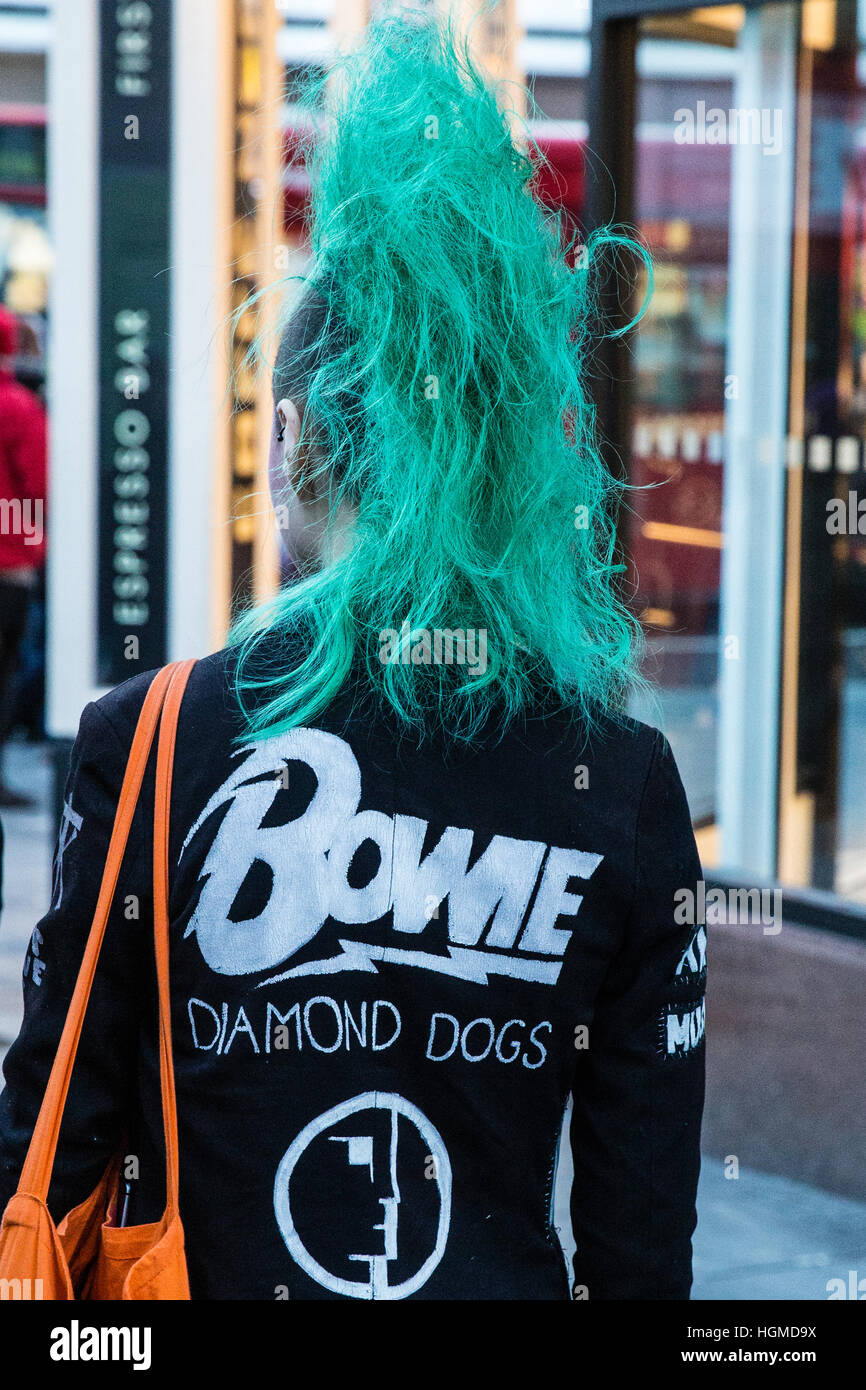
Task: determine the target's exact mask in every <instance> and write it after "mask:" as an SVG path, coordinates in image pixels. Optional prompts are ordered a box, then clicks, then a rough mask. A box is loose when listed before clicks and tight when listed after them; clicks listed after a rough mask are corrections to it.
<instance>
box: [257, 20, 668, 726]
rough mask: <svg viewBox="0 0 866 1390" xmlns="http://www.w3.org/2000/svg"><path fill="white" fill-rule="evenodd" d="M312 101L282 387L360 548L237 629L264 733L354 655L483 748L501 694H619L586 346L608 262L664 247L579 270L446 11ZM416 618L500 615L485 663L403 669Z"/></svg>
mask: <svg viewBox="0 0 866 1390" xmlns="http://www.w3.org/2000/svg"><path fill="white" fill-rule="evenodd" d="M325 83H327V87H326V88H325V87H324V84H325ZM323 97H324V100H320V98H323ZM306 102H307V103H308V104H309V106H310V107H311V108H312V110H314V111H318V113H319V114H318V119H319V129H318V135H317V138H316V139H315V141H314V142H313V143H311V146H310V149H309V151H308V165H309V169H310V176H311V185H312V206H311V240H312V250H313V253H314V265H315V270H314V271H313V273H312V275H311V277H310V280H309V282H308V287H307V293H306V295H305V296H304V297H303V298H302V300H301V304H300V307H299V309H297V310H296V317H295V318H294V319H291V320H290V321H289V323H288V326H287V329H286V332H285V336H284V340H283V347H282V349H281V351H280V354H279V355H278V359H277V365H276V380H275V398H276V399H279V397H280V395H282V394H287V395H291V396H293V397H294V398H295V399H297V400H300V401H301V402H302V405H303V430H302V445H303V443H304V441H305V440H306V441H307V443H308V444H309V443H310V441H313V443H314V447H311V448H310V447H308V448H307V449H306V452H305V454H304V458H305V464H306V467H308V468H309V469H311V470H312V471H316V472H321V473H322V474H323V475H324V476H326V477H327V482H328V488H329V496H330V503H331V525H333V524H334V521H335V518H336V514H337V509H338V507H339V505H340V502H341V500H343V499H346V498H348V499H352V501H353V504H354V505H356V506H357V520H356V522H355V524H354V528H353V531H352V537H351V544H350V545H349V547H348V548H346V549H344V551H343V552H342V553H341V554H340V555H339V558H337V559H336V560H335V561H333V562H332V563H329V564H328V565H326V566H324V567H323V568H321V569H319V570H318V571H317V572H316V573H314V574H310V575H307V576H306V577H304V578H302V579H300V580H299V581H297V582H295V583H293V584H291V585H287V586H286V587H284V588H283V589H282V590H281V591H280V592H279V593H278V594H277V595H276V596H275V597H274V598H273V599H271V600H270V601H268V602H266V603H264V604H263V605H260V606H259V607H257V608H255V609H253V610H251V611H250V612H248V613H246V614H244V615H243V616H242V617H241V618H240V620H239V621H238V622H237V623H236V624H235V626H234V628H233V631H232V633H231V636H230V642H231V643H232V644H233V645H234V646H235V647H236V648H237V649H238V652H237V655H238V663H237V678H236V687H237V694H238V698H239V700H240V702H241V707H242V709H243V710H244V713H245V715H246V720H247V730H246V734H245V737H250V736H252V737H253V738H261V737H265V736H267V735H271V734H274V733H278V732H280V731H283V730H286V729H289V728H291V727H293V726H296V725H299V724H304V723H309V722H311V721H314V720H315V719H316V716H317V715H319V714H320V713H321V712H322V711H323V710H324V709H325V708H326V706H327V705H328V704H329V703H330V701H331V700H332V699H333V697H334V696H335V695H336V694H337V692H338V691H339V690H340V688H341V687H342V686H343V685H344V683H345V681H346V678H347V676H348V674H349V672H350V670H351V668H352V665H353V662H354V661H355V660H356V659H360V661H361V662H362V669H364V670H365V673H366V681H367V683H368V685H369V686H370V687H371V688H373V689H374V690H375V691H377V692H378V694H379V696H380V697H381V698H382V699H383V700H384V701H386V702H387V704H388V705H389V706H390V707H391V709H392V710H393V711H394V712H395V713H396V715H397V716H398V719H399V721H400V722H401V724H402V725H403V726H405V727H407V728H411V729H413V730H415V731H417V732H419V733H421V734H422V735H423V734H425V733H429V732H432V731H434V730H440V731H444V732H445V734H446V735H447V736H448V737H450V738H453V739H457V740H462V741H471V740H472V738H473V736H474V735H475V734H476V733H477V732H478V731H479V729H480V726H481V725H482V723H483V722H484V721H485V719H486V718H487V716H488V714H489V713H490V712H491V710H492V709H494V707H495V709H496V710H497V721H498V724H499V725H500V727H503V728H504V727H505V726H506V725H507V724H508V722H509V721H510V720H512V719H513V718H514V717H515V716H517V715H519V714H521V713H522V712H525V711H527V710H529V709H530V708H532V707H534V706H535V707H537V706H538V705H539V703H549V702H550V701H551V700H553V701H554V702H555V703H556V704H557V705H559V706H566V707H570V708H572V709H574V710H575V711H577V712H579V713H581V714H583V715H584V716H588V717H589V718H590V719H592V718H593V717H594V715H596V714H597V713H598V711H599V710H606V711H613V712H615V711H618V710H619V709H620V708H621V706H622V703H623V700H624V697H625V694H626V691H627V689H628V687H629V686H630V685H631V684H632V682H633V681H634V679H635V674H636V667H637V657H638V653H639V648H640V628H639V624H638V623H637V621H636V619H635V618H634V617H633V615H631V614H630V613H629V611H628V610H627V608H626V606H625V605H624V603H623V602H622V601H621V598H620V597H619V590H618V584H619V576H618V574H617V571H618V570H619V569H620V568H621V567H620V566H618V565H617V564H616V563H615V512H616V507H617V504H618V502H619V500H620V498H621V495H622V491H623V486H624V485H623V484H622V483H619V482H617V481H615V480H614V478H613V477H612V476H611V474H610V472H609V471H608V469H607V468H606V466H605V464H604V463H603V461H602V459H601V457H600V454H599V450H598V446H597V442H596V438H595V422H594V411H593V407H592V404H591V402H590V400H589V396H588V391H587V385H586V381H585V375H586V358H587V353H588V350H589V347H590V344H591V338H592V337H593V336H594V335H596V334H597V333H598V332H599V328H600V324H599V316H598V310H597V299H598V291H599V287H600V283H601V279H602V277H603V275H605V274H609V273H611V269H612V270H613V273H615V274H616V273H618V269H619V257H620V255H621V253H622V252H623V251H629V252H632V253H635V254H637V255H638V256H640V257H643V259H644V260H645V262H646V264H647V269H648V274H649V279H650V284H651V275H652V267H651V264H650V262H649V258H648V256H647V254H646V252H645V251H644V249H643V247H642V246H641V245H640V244H639V243H637V242H635V241H634V240H633V239H632V238H630V237H629V236H628V235H627V234H625V233H624V232H622V231H620V230H618V229H611V228H608V229H605V230H603V231H600V232H596V233H594V234H593V235H592V236H590V237H589V239H588V241H587V244H586V246H585V247H584V248H583V249H582V251H581V254H580V255H579V256H578V258H577V261H576V266H575V268H571V267H570V266H569V263H568V259H567V257H566V255H565V251H566V246H565V241H566V240H567V238H566V237H565V234H564V218H563V215H561V214H559V213H552V212H550V211H549V210H547V209H544V208H542V207H541V205H540V204H539V203H538V202H537V201H536V200H535V199H534V198H533V196H532V187H531V184H532V179H533V175H534V172H535V166H534V164H533V159H532V158H531V157H530V154H529V152H528V150H527V149H525V148H520V147H519V146H518V145H517V144H515V141H514V138H513V136H512V133H511V126H510V124H509V120H508V118H507V116H505V115H503V114H502V112H501V111H500V109H499V106H498V105H497V97H496V93H495V92H494V90H493V89H492V88H491V87H490V86H489V85H488V84H487V82H486V81H485V79H484V78H483V77H482V75H481V74H480V73H479V71H478V69H477V67H476V66H475V65H474V63H473V61H472V59H471V57H470V53H469V50H468V45H467V43H466V42H465V40H461V39H460V38H459V37H458V36H457V34H456V33H455V31H454V29H453V27H452V25H451V24H450V22H449V21H447V20H446V21H443V20H439V21H438V22H431V21H429V20H423V21H422V20H420V19H419V18H418V17H417V16H414V15H411V14H410V15H407V14H406V13H403V14H402V15H400V14H397V15H393V14H392V15H390V16H387V17H385V18H383V19H380V20H376V21H374V22H373V23H371V25H370V27H369V29H368V30H367V33H366V37H365V39H364V41H363V44H362V46H361V47H360V49H358V50H356V51H353V52H351V53H348V54H345V55H342V56H341V57H339V58H338V59H337V62H336V64H335V68H333V69H332V70H331V74H330V77H329V78H328V79H319V80H318V85H316V84H313V85H312V86H311V87H310V89H309V90H308V92H307V93H306ZM322 109H324V110H325V111H326V113H327V114H326V118H325V120H324V121H322V120H321V112H322ZM518 124H519V123H518ZM523 134H524V139H525V141H526V143H527V145H528V146H529V147H532V140H531V137H530V136H529V135H528V128H524V131H523ZM535 158H536V161H537V159H538V158H539V155H538V152H537V151H536V152H535ZM316 304H318V306H319V312H318V313H316V312H311V308H310V306H311V305H313V306H315V305H316ZM629 326H631V325H629ZM619 331H620V332H622V331H625V330H623V329H620V330H619ZM404 622H408V624H409V625H410V629H411V630H418V629H424V630H426V631H427V632H432V631H435V630H436V629H439V630H452V631H453V630H455V629H464V630H465V629H475V630H476V631H480V630H484V631H485V632H486V644H487V666H486V670H485V671H484V672H483V673H480V672H478V673H476V674H473V670H472V668H471V667H470V666H469V665H466V664H463V665H461V664H456V663H455V664H445V663H441V662H440V664H435V663H433V664H417V665H416V664H412V663H411V662H409V664H404V663H403V662H388V663H383V662H382V660H381V659H380V651H381V649H382V646H383V640H382V634H383V633H384V632H385V631H386V630H388V629H392V630H395V631H397V632H400V631H401V630H402V629H403V624H404ZM274 632H276V633H278V634H281V635H282V636H283V637H285V638H287V639H288V638H290V637H295V636H297V637H300V638H301V639H302V643H301V644H300V648H299V649H300V652H301V656H302V659H300V660H299V662H298V663H296V664H294V665H292V666H291V667H290V668H288V667H286V666H280V665H276V664H274V657H273V655H271V656H270V657H269V658H268V659H265V657H264V655H263V653H264V651H265V648H263V647H262V645H261V643H262V638H263V637H265V636H266V635H268V634H272V633H274ZM275 649H282V650H284V651H289V650H293V649H294V650H298V645H297V644H295V643H294V642H289V641H285V642H278V643H277V644H275V645H274V644H270V643H269V644H268V647H267V650H268V651H269V652H270V653H273V652H274V650H275Z"/></svg>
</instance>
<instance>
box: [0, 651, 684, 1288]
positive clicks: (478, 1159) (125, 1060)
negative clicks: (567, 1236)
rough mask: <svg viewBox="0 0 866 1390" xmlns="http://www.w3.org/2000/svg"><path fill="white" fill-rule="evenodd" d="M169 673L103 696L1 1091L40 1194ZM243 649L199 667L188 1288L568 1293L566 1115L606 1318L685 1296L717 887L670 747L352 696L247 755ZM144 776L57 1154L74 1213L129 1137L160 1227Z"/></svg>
mask: <svg viewBox="0 0 866 1390" xmlns="http://www.w3.org/2000/svg"><path fill="white" fill-rule="evenodd" d="M152 674H153V673H149V674H147V675H141V676H138V677H135V678H134V679H132V680H130V681H127V682H126V683H125V684H124V685H122V686H120V687H119V688H118V689H116V690H115V691H113V692H112V693H111V694H110V695H107V696H105V697H104V698H103V699H101V700H99V701H98V702H96V703H95V704H91V705H88V707H87V708H86V709H85V711H84V714H83V716H82V719H81V726H80V729H79V734H78V739H77V742H76V745H75V749H74V752H73V758H72V766H71V771H70V775H69V779H68V783H67V787H66V792H65V808H64V821H63V826H62V829H61V835H60V840H59V844H58V850H57V855H56V859H55V882H54V897H53V901H52V904H51V907H50V910H49V912H48V913H47V914H46V916H45V917H43V919H42V920H41V921H40V922H39V924H38V927H37V928H36V931H35V932H34V936H33V941H32V943H31V948H30V951H29V952H28V956H27V959H26V962H25V967H24V992H25V1019H24V1024H23V1027H22V1030H21V1033H20V1035H19V1038H18V1039H17V1041H16V1042H15V1043H14V1044H13V1046H12V1048H11V1049H10V1052H9V1054H8V1056H7V1059H6V1063H5V1068H4V1070H5V1075H6V1083H7V1084H6V1089H5V1090H4V1091H3V1094H2V1097H0V1202H2V1203H4V1204H5V1202H6V1200H7V1199H8V1197H9V1196H10V1195H11V1193H12V1192H13V1191H14V1187H15V1182H16V1180H17V1176H18V1172H19V1170H20V1167H21V1164H22V1161H23V1158H24V1154H25V1152H26V1146H27V1141H28V1139H29V1135H30V1132H31V1131H32V1128H33V1124H34V1121H35V1116H36V1114H37V1111H38V1106H39V1103H40V1100H41V1097H42V1094H43V1091H44V1087H45V1082H46V1079H47V1075H48V1071H49V1069H50V1065H51V1061H52V1058H53V1054H54V1051H55V1049H56V1046H57V1041H58V1039H59V1035H60V1030H61V1027H62V1024H63V1019H64V1016H65V1011H66V1008H67V1006H68V1002H69V998H70V995H71V992H72V988H73V984H74V980H75V975H76V972H77V969H78V966H79V964H80V961H81V956H82V953H83V949H84V942H85V939H86V936H87V931H88V928H89V925H90V919H91V916H92V913H93V909H94V906H95V903H96V897H97V892H98V887H99V880H100V876H101V869H102V864H103V861H104V857H105V851H106V847H107V843H108V837H109V835H110V831H111V824H112V819H113V815H114V810H115V806H116V800H117V793H118V789H119V787H120V782H121V779H122V776H123V770H124V765H125V759H126V754H127V751H128V748H129V744H130V741H131V738H132V731H133V728H134V726H135V721H136V718H137V716H138V713H139V710H140V708H141V704H142V700H143V697H144V693H145V691H146V689H147V686H148V684H149V682H150V679H151V678H152ZM239 731H240V722H239V715H238V713H237V708H236V705H235V703H234V700H233V697H232V694H231V657H230V656H229V655H227V654H226V653H219V654H217V655H216V656H213V657H209V658H207V659H206V660H204V661H201V662H199V663H198V665H197V666H196V667H195V669H194V671H193V674H192V677H191V679H190V683H189V686H188V689H187V693H186V696H185V699H184V705H183V709H182V712H181V719H180V726H179V738H178V748H177V755H176V761H175V781H174V792H173V798H172V823H171V864H172V885H171V917H172V924H171V972H172V997H173V1029H174V1053H175V1064H176V1072H177V1088H178V1110H179V1125H180V1158H181V1215H182V1218H183V1222H184V1226H185V1230H186V1238H187V1252H188V1259H189V1268H190V1280H191V1287H192V1293H193V1297H199V1298H228V1299H231V1298H248V1299H273V1298H285V1297H289V1298H292V1299H323V1298H344V1297H350V1298H367V1299H370V1298H384V1299H397V1298H405V1297H417V1298H428V1299H496V1298H507V1299H512V1298H514V1299H518V1298H530V1299H567V1298H569V1297H571V1292H570V1278H569V1274H568V1272H567V1270H566V1265H565V1260H564V1257H563V1253H562V1249H561V1247H560V1245H559V1242H558V1240H557V1237H556V1233H555V1231H554V1230H553V1227H552V1220H551V1203H552V1189H553V1177H554V1167H555V1159H556V1151H557V1145H558V1139H559V1133H560V1127H561V1123H562V1117H563V1113H564V1109H565V1106H566V1103H567V1100H568V1097H569V1095H570V1094H571V1095H572V1096H573V1101H574V1111H573V1123H572V1131H571V1141H572V1149H573V1157H574V1171H575V1177H574V1188H573V1199H572V1213H573V1223H574V1233H575V1239H576V1242H577V1255H576V1259H575V1268H574V1272H573V1279H574V1283H575V1284H576V1285H577V1286H578V1289H579V1293H578V1296H579V1297H588V1298H590V1299H643V1298H664V1299H669V1298H687V1297H688V1292H689V1287H690V1281H691V1242H690V1237H691V1233H692V1230H693V1228H694V1221H695V1209H694V1204H695V1189H696V1184H697V1176H698V1165H699V1157H698V1151H699V1130H700V1116H701V1107H702V1103H703V1080H704V1059H703V1050H704V1049H703V1032H704V1002H703V996H704V985H705V956H706V952H705V946H706V936H705V932H704V929H703V927H702V926H699V925H698V926H696V925H690V924H688V923H684V922H682V920H681V918H682V916H683V913H682V911H681V910H678V908H677V900H676V898H675V894H677V892H678V890H682V889H690V890H692V891H694V889H695V885H696V882H697V880H698V878H699V877H700V866H699V862H698V858H697V852H696V848H695V843H694V837H693V834H692V830H691V825H690V820H689V815H688V809H687V806H686V800H685V796H684V793H683V789H682V786H681V783H680V779H679V776H678V773H677V770H676V767H675V765H674V761H673V758H672V755H671V752H670V749H669V747H668V745H667V743H666V741H665V740H664V739H663V738H662V736H661V735H659V734H658V733H656V732H655V731H654V730H651V729H649V728H648V727H647V726H645V725H641V724H635V723H632V724H629V725H627V726H625V727H617V726H616V725H614V723H613V722H611V721H604V722H603V723H602V726H601V728H600V730H599V731H598V732H597V733H596V734H594V735H593V737H592V738H591V739H587V738H586V737H585V736H584V735H582V733H581V731H580V726H578V725H576V724H575V723H574V722H573V721H571V720H569V719H568V718H567V717H566V716H565V715H551V714H547V715H544V716H542V715H540V714H539V715H538V717H535V718H530V719H527V720H526V721H523V722H521V723H519V724H515V725H514V726H513V727H512V728H511V729H510V731H509V732H507V733H506V734H505V736H504V737H502V738H499V737H498V733H497V731H496V728H495V720H493V721H491V730H490V737H488V738H486V739H485V740H484V741H483V742H482V744H481V745H480V746H479V747H478V748H476V750H475V751H473V752H467V751H465V750H463V751H453V750H452V751H450V752H447V751H446V750H445V749H444V748H443V747H442V746H440V745H438V744H437V743H435V742H434V743H432V744H426V745H424V746H422V747H421V748H419V747H418V746H417V743H415V742H413V741H411V740H408V739H402V740H400V739H399V737H398V733H397V730H396V729H395V728H394V727H392V725H391V724H390V722H389V720H388V719H387V718H386V717H385V716H384V715H382V714H377V713H376V712H375V711H374V710H373V709H372V707H371V706H370V705H369V704H367V705H365V704H364V703H363V702H361V703H358V702H357V701H355V700H353V699H352V697H351V694H350V693H349V692H348V691H347V693H346V695H345V696H344V697H342V698H341V699H339V700H338V701H337V702H336V703H335V704H334V705H333V707H332V708H331V709H330V710H329V711H328V713H327V715H326V716H325V717H324V718H322V719H321V720H319V721H318V722H317V724H316V727H314V728H302V729H296V730H293V731H291V732H289V733H286V734H283V735H280V736H276V737H274V738H271V739H269V740H267V741H264V742H258V743H256V744H247V745H246V746H242V747H241V746H239V745H238V744H237V743H236V742H233V740H234V739H235V738H236V736H237V734H238V733H239ZM152 788H153V769H152V767H151V769H150V771H149V774H148V778H147V779H146V782H145V788H144V791H143V796H142V800H141V803H140V807H139V811H138V812H137V815H136V821H135V825H134V827H133V833H132V837H131V840H130V846H129V849H128V851H127V855H126V859H125V861H124V867H123V870H122V873H121V879H120V884H119V887H118V892H117V895H116V898H115V903H114V908H113V912H112V919H111V922H110V924H109V928H108V932H107V936H106V942H105V946H104V949H103V958H102V960H101V962H100V968H99V972H98V978H97V983H96V986H95V989H94V993H93V996H92V999H91V1007H90V1010H89V1013H88V1018H87V1023H86V1026H85V1029H84V1034H83V1038H82V1044H81V1049H80V1052H79V1060H78V1065H77V1069H76V1073H75V1076H74V1079H73V1085H72V1089H71V1092H70V1097H69V1102H68V1106H67V1112H66V1116H65V1119H64V1124H63V1129H62V1133H61V1143H60V1155H59V1159H58V1164H57V1167H56V1170H55V1181H54V1184H53V1186H52V1191H51V1194H50V1205H51V1209H52V1212H53V1213H54V1214H55V1216H57V1217H59V1216H60V1215H62V1214H63V1212H64V1211H65V1210H68V1209H69V1208H70V1207H71V1206H72V1205H74V1204H75V1203H77V1202H78V1201H80V1200H81V1199H82V1198H83V1197H84V1196H86V1195H87V1194H88V1192H89V1191H90V1190H91V1189H92V1187H93V1186H94V1185H95V1183H96V1181H97V1179H98V1178H99V1176H100V1174H101V1172H102V1170H103V1168H104V1166H105V1164H106V1162H107V1161H108V1159H109V1158H110V1156H111V1155H112V1154H113V1153H114V1152H115V1151H116V1150H117V1148H118V1146H119V1145H122V1147H123V1152H124V1153H125V1154H127V1155H129V1156H130V1157H131V1158H132V1159H133V1160H134V1161H133V1162H131V1163H128V1164H127V1171H128V1172H129V1173H132V1174H133V1175H135V1176H134V1180H133V1181H132V1184H131V1193H132V1195H131V1207H130V1219H131V1220H134V1221H138V1220H145V1219H150V1218H152V1217H153V1216H155V1215H156V1214H158V1212H159V1211H160V1210H161V1203H162V1201H163V1196H164V1194H163V1172H164V1169H163V1162H164V1160H163V1158H162V1151H161V1118H160V1109H159V1074H158V1053H157V1047H156V1003H155V981H154V967H153V950H152V940H151V930H152V920H151V888H150V855H151V845H152V834H151V826H150V817H151V815H152V810H151V806H152Z"/></svg>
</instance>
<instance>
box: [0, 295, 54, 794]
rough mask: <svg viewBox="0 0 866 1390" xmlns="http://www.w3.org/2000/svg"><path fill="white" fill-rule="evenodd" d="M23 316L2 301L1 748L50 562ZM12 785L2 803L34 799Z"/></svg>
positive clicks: (2, 787) (0, 790) (40, 414)
mask: <svg viewBox="0 0 866 1390" xmlns="http://www.w3.org/2000/svg"><path fill="white" fill-rule="evenodd" d="M17 347H18V320H17V319H16V318H15V317H14V315H12V314H10V313H9V311H8V310H7V309H4V308H3V307H2V305H0V754H2V746H3V743H4V742H5V740H6V736H7V734H8V732H9V716H10V712H11V701H10V696H11V689H12V683H13V679H14V676H15V672H16V669H17V666H18V658H19V651H20V647H21V640H22V638H23V636H24V630H25V626H26V623H27V611H28V608H29V606H30V597H31V593H32V591H33V589H34V588H35V586H36V585H37V583H38V580H39V572H40V570H41V568H42V566H43V564H44V562H45V525H44V522H45V516H44V513H45V492H46V467H47V465H46V452H47V450H46V438H47V428H46V416H45V409H44V407H43V405H42V402H41V401H40V400H39V397H38V396H36V395H34V393H33V392H32V391H29V390H28V389H27V388H26V387H25V386H22V385H21V383H20V382H19V381H16V379H15V376H14V373H13V363H14V358H15V353H16V351H17ZM30 804H31V803H30V799H29V798H28V797H25V796H23V795H21V794H20V793H18V792H15V791H13V790H12V789H11V788H10V787H7V786H6V784H5V781H4V780H3V775H2V764H0V807H2V806H7V807H14V806H27V805H30Z"/></svg>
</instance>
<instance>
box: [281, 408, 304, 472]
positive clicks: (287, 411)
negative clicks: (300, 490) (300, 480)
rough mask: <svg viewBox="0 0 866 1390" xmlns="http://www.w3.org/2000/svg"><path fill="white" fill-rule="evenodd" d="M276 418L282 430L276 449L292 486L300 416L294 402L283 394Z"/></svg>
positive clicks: (295, 469)
mask: <svg viewBox="0 0 866 1390" xmlns="http://www.w3.org/2000/svg"><path fill="white" fill-rule="evenodd" d="M277 419H278V420H279V428H280V430H281V431H282V435H283V438H282V441H281V442H280V443H278V444H277V449H278V450H279V453H280V455H281V457H282V460H283V464H284V467H285V469H286V472H287V474H288V476H289V480H290V481H291V483H292V485H293V486H294V484H295V481H296V472H297V462H296V460H297V453H298V440H299V439H300V437H301V417H300V415H299V414H298V408H297V406H296V405H295V402H294V401H292V400H289V398H288V396H284V397H283V399H282V400H281V401H279V402H278V404H277Z"/></svg>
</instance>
